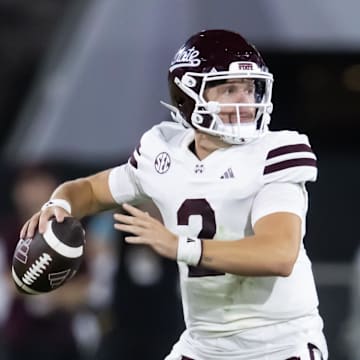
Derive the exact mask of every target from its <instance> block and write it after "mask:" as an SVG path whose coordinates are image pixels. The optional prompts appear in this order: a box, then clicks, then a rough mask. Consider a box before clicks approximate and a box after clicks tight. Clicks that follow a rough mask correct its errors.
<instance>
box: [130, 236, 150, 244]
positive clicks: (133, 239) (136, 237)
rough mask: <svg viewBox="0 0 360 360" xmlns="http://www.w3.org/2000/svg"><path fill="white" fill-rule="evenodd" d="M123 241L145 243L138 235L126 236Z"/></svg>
mask: <svg viewBox="0 0 360 360" xmlns="http://www.w3.org/2000/svg"><path fill="white" fill-rule="evenodd" d="M125 241H126V242H127V243H129V244H146V242H145V241H144V240H143V239H142V238H141V237H140V236H126V237H125Z"/></svg>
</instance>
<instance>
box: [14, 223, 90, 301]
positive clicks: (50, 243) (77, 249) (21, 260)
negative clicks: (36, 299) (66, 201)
mask: <svg viewBox="0 0 360 360" xmlns="http://www.w3.org/2000/svg"><path fill="white" fill-rule="evenodd" d="M84 246H85V231H84V229H83V227H82V225H81V223H80V221H78V220H77V219H75V218H73V217H67V218H65V219H64V221H63V222H62V223H58V222H57V221H56V220H55V219H51V220H49V221H48V224H47V228H46V231H45V232H44V234H40V233H39V232H38V231H37V232H36V233H35V235H34V237H33V238H32V239H20V240H19V242H18V244H17V246H16V249H15V251H14V255H13V259H12V277H13V280H14V282H15V285H16V287H17V289H18V290H19V291H20V292H22V293H26V294H32V295H35V294H43V293H47V292H49V291H52V290H55V289H56V288H58V287H59V286H61V285H63V284H65V283H66V282H67V281H68V280H69V279H71V278H72V277H73V276H74V275H75V274H76V272H77V271H78V269H79V267H80V264H81V262H82V259H83V256H84Z"/></svg>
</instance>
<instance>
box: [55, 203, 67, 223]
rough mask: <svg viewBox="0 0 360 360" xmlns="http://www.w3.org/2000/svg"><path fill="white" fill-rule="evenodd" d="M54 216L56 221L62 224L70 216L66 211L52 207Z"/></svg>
mask: <svg viewBox="0 0 360 360" xmlns="http://www.w3.org/2000/svg"><path fill="white" fill-rule="evenodd" d="M54 215H55V218H56V221H57V222H59V223H62V222H63V221H64V219H65V218H66V217H69V216H71V215H70V214H69V213H68V212H67V211H66V210H64V209H62V208H60V207H57V206H54Z"/></svg>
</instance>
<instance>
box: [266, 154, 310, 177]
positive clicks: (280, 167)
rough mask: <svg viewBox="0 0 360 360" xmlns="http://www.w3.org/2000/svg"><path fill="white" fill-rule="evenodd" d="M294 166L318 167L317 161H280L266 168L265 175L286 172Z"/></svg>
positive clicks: (305, 159) (303, 159)
mask: <svg viewBox="0 0 360 360" xmlns="http://www.w3.org/2000/svg"><path fill="white" fill-rule="evenodd" d="M294 166H314V167H316V160H315V159H309V158H299V159H290V160H284V161H280V162H278V163H275V164H271V165H268V166H265V169H264V175H267V174H270V173H272V172H275V171H279V170H284V169H287V168H291V167H294Z"/></svg>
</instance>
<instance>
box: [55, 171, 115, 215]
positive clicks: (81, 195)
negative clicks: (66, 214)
mask: <svg viewBox="0 0 360 360" xmlns="http://www.w3.org/2000/svg"><path fill="white" fill-rule="evenodd" d="M51 198H52V199H54V198H55V199H64V200H67V201H68V202H69V203H70V205H71V215H72V216H74V217H76V218H78V219H81V218H82V217H84V216H87V215H92V214H95V213H97V212H99V211H102V210H105V209H106V208H107V207H108V206H107V205H106V204H104V203H102V202H100V201H99V199H98V198H97V197H96V196H95V194H94V191H93V187H92V185H91V182H90V181H89V180H88V179H87V178H80V179H76V180H72V181H67V182H65V183H63V184H61V185H60V186H59V187H58V188H57V189H55V191H54V192H53V194H52V196H51Z"/></svg>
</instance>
